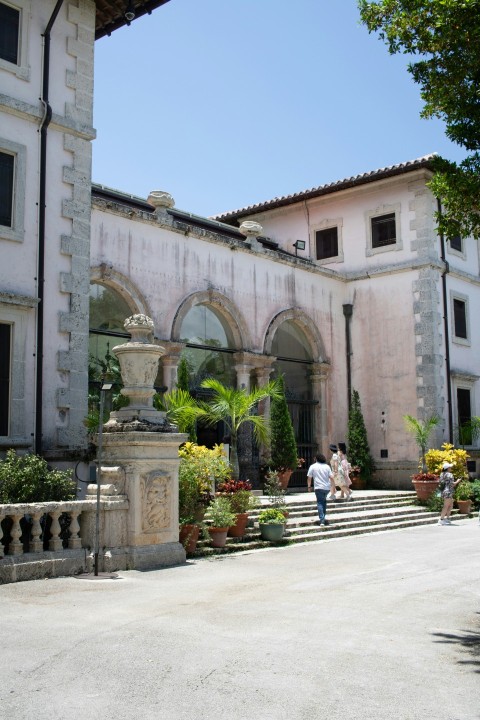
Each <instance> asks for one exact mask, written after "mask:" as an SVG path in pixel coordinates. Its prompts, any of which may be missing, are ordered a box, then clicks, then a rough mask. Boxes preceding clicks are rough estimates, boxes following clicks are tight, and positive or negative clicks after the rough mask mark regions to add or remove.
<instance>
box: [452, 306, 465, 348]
mask: <svg viewBox="0 0 480 720" xmlns="http://www.w3.org/2000/svg"><path fill="white" fill-rule="evenodd" d="M453 319H454V323H455V337H457V338H463V339H464V340H466V339H467V307H466V303H465V302H464V301H463V300H459V299H458V298H454V299H453Z"/></svg>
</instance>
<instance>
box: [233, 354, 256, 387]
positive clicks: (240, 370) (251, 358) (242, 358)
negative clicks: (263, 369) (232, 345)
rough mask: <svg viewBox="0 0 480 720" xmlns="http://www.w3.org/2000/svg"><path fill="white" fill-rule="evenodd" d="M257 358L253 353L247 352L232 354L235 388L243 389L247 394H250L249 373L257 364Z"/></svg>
mask: <svg viewBox="0 0 480 720" xmlns="http://www.w3.org/2000/svg"><path fill="white" fill-rule="evenodd" d="M258 357H259V356H258V355H255V353H249V352H237V353H235V354H234V356H233V359H234V361H235V365H234V368H235V371H236V373H237V388H239V389H240V388H244V389H245V390H246V391H247V392H250V373H251V372H252V370H253V369H254V367H255V365H256V364H257V359H258Z"/></svg>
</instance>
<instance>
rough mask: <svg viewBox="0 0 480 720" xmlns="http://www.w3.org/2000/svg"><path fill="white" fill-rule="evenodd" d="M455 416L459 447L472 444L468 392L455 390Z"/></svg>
mask: <svg viewBox="0 0 480 720" xmlns="http://www.w3.org/2000/svg"><path fill="white" fill-rule="evenodd" d="M457 415H458V428H459V433H458V434H459V441H460V445H471V444H472V426H471V422H470V421H471V419H472V406H471V398H470V390H468V389H466V388H457Z"/></svg>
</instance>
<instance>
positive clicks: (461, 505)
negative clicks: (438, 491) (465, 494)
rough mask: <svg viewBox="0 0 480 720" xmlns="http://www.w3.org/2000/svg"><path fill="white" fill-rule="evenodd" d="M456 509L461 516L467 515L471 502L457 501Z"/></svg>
mask: <svg viewBox="0 0 480 720" xmlns="http://www.w3.org/2000/svg"><path fill="white" fill-rule="evenodd" d="M457 507H458V511H459V512H460V513H461V514H462V515H469V514H470V510H471V509H472V501H471V500H457Z"/></svg>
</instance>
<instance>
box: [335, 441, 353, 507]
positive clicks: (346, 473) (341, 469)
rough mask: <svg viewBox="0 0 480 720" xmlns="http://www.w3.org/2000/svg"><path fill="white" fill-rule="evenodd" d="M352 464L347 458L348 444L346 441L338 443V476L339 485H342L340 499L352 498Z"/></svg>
mask: <svg viewBox="0 0 480 720" xmlns="http://www.w3.org/2000/svg"><path fill="white" fill-rule="evenodd" d="M351 484H352V481H351V480H350V465H349V463H348V459H347V446H346V445H345V443H340V442H339V443H338V476H337V485H338V486H339V487H340V499H345V500H351V499H352V491H351V490H350V485H351Z"/></svg>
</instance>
